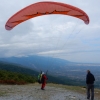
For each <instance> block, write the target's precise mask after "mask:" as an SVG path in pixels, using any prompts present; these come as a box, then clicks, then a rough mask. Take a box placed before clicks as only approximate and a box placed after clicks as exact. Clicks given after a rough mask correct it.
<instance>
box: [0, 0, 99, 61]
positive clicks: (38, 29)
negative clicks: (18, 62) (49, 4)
mask: <svg viewBox="0 0 100 100" xmlns="http://www.w3.org/2000/svg"><path fill="white" fill-rule="evenodd" d="M0 1H1V3H0V57H11V56H18V57H20V56H29V55H42V56H51V57H57V58H62V59H66V60H69V61H74V62H93V63H100V10H99V8H100V0H96V1H95V0H49V1H55V2H62V3H67V4H70V5H73V6H76V7H78V8H80V9H82V10H84V11H85V12H86V13H87V15H88V16H89V18H90V23H89V24H88V25H86V24H84V22H83V21H81V20H79V19H77V18H73V17H70V16H64V15H50V16H49V15H48V16H40V17H36V18H33V19H30V20H27V21H25V22H23V23H21V24H20V25H18V26H16V27H15V28H14V29H12V30H11V31H7V30H6V29H5V24H6V22H7V20H8V19H9V18H10V17H11V16H12V15H13V14H15V13H16V12H17V11H19V10H21V9H22V8H24V7H26V6H28V5H31V4H33V3H36V2H39V1H42V0H0ZM45 1H47V0H45Z"/></svg>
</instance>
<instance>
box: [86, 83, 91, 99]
mask: <svg viewBox="0 0 100 100" xmlns="http://www.w3.org/2000/svg"><path fill="white" fill-rule="evenodd" d="M87 99H90V85H89V84H88V85H87Z"/></svg>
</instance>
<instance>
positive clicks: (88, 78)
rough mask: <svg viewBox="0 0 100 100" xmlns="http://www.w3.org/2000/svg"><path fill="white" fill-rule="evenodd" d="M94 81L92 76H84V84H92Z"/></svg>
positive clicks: (90, 74) (89, 74)
mask: <svg viewBox="0 0 100 100" xmlns="http://www.w3.org/2000/svg"><path fill="white" fill-rule="evenodd" d="M94 81H95V78H94V75H93V74H92V73H90V72H89V73H88V74H87V76H86V84H93V83H94Z"/></svg>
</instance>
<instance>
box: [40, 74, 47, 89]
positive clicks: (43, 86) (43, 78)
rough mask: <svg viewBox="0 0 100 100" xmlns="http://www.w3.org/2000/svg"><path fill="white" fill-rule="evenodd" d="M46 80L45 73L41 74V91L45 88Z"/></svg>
mask: <svg viewBox="0 0 100 100" xmlns="http://www.w3.org/2000/svg"><path fill="white" fill-rule="evenodd" d="M47 79H48V78H47V76H46V75H45V73H44V72H42V79H41V83H42V85H41V89H42V90H44V88H45V85H46V80H47Z"/></svg>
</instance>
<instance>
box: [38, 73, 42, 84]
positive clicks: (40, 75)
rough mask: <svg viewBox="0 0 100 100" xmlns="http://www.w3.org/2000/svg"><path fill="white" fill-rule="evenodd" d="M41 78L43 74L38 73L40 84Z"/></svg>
mask: <svg viewBox="0 0 100 100" xmlns="http://www.w3.org/2000/svg"><path fill="white" fill-rule="evenodd" d="M41 79H42V74H39V75H38V83H40V84H41Z"/></svg>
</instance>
